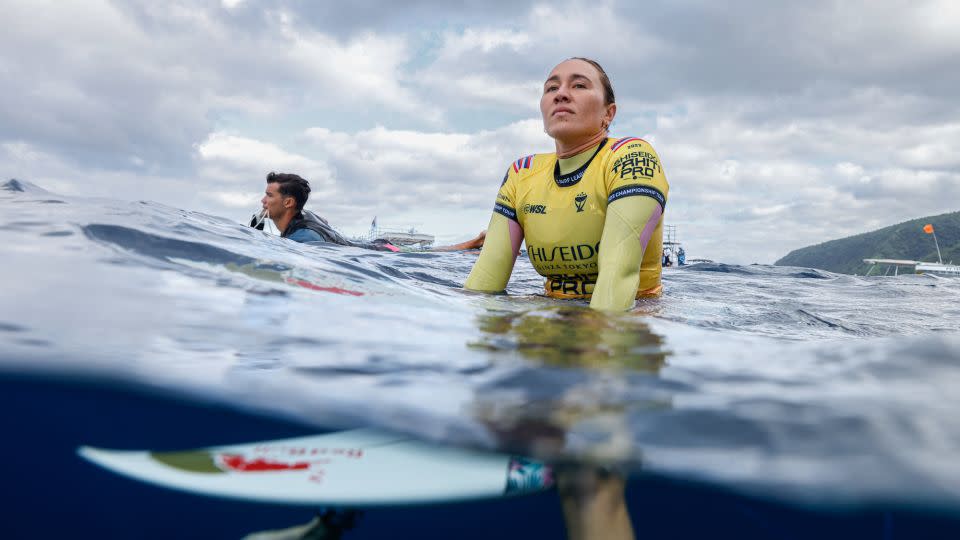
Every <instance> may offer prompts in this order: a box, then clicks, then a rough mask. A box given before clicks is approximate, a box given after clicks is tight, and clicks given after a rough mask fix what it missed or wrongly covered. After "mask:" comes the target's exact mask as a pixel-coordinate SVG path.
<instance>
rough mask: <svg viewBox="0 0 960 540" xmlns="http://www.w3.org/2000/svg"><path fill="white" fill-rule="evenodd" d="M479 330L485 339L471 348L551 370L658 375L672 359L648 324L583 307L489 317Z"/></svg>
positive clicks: (482, 319) (481, 320)
mask: <svg viewBox="0 0 960 540" xmlns="http://www.w3.org/2000/svg"><path fill="white" fill-rule="evenodd" d="M477 326H478V328H479V330H480V332H481V338H480V340H479V341H477V342H473V343H470V346H472V347H476V348H479V349H485V350H489V351H495V352H507V351H517V352H518V353H519V354H520V355H522V356H523V357H524V358H526V359H529V360H531V361H534V362H536V363H538V364H542V365H546V366H553V367H568V368H584V369H602V370H618V369H623V370H631V371H643V372H649V373H656V372H658V371H659V370H660V368H662V367H663V366H664V365H665V364H666V361H667V357H668V356H669V355H670V352H669V350H668V349H667V347H666V341H665V340H664V338H663V336H660V335H658V334H657V333H655V332H654V331H653V330H652V329H651V328H650V326H649V325H648V324H647V323H646V322H644V320H643V319H641V318H639V317H636V316H632V315H628V314H617V313H601V312H598V311H595V310H591V309H587V308H585V307H581V306H566V305H559V306H554V307H547V308H543V309H540V310H536V311H523V312H513V313H511V312H502V313H485V314H482V315H479V316H478V317H477Z"/></svg>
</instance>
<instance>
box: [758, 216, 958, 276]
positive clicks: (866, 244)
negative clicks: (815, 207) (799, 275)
mask: <svg viewBox="0 0 960 540" xmlns="http://www.w3.org/2000/svg"><path fill="white" fill-rule="evenodd" d="M928 223H930V224H932V225H933V227H934V230H935V232H936V235H937V240H938V241H939V242H940V253H941V254H942V255H943V262H945V263H949V262H951V261H953V262H955V263H958V262H960V212H952V213H950V214H941V215H939V216H929V217H922V218H919V219H912V220H910V221H905V222H903V223H899V224H897V225H891V226H890V227H884V228H883V229H878V230H876V231H872V232H868V233H863V234H858V235H856V236H849V237H847V238H841V239H839V240H830V241H829V242H824V243H822V244H817V245H815V246H807V247H805V248H800V249H796V250H794V251H791V252H790V253H788V254H787V256H786V257H783V258H782V259H780V260H779V261H777V262H775V263H774V264H776V265H779V266H808V267H812V268H820V269H823V270H829V271H831V272H839V273H842V274H863V273H865V272H866V271H867V269H868V268H869V265H867V264H865V263H864V262H863V259H909V260H914V261H927V262H937V248H936V246H935V245H934V242H933V235H931V234H926V233H925V232H923V226H924V225H926V224H928Z"/></svg>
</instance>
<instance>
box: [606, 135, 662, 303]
mask: <svg viewBox="0 0 960 540" xmlns="http://www.w3.org/2000/svg"><path fill="white" fill-rule="evenodd" d="M604 167H605V168H606V171H605V175H606V176H605V185H606V190H607V215H606V218H605V220H604V223H603V234H602V236H601V237H600V253H599V255H598V256H597V266H598V267H599V268H598V271H599V272H598V276H597V284H596V285H595V286H594V288H593V295H592V297H591V299H590V307H591V308H594V309H604V310H618V311H624V310H627V309H630V308H631V307H632V306H633V301H634V300H635V299H636V297H637V288H638V286H639V285H640V282H641V271H643V270H644V269H643V268H642V266H643V264H644V262H645V261H644V259H646V264H647V268H646V270H645V271H646V273H645V274H644V276H647V277H645V278H644V287H659V285H660V254H659V253H658V254H656V257H652V258H651V257H649V256H648V257H644V252H645V251H646V249H647V247H648V246H650V245H654V246H660V245H661V242H660V239H659V238H656V239H655V238H654V236H659V235H662V234H663V229H662V228H661V227H660V224H661V222H662V219H663V211H664V208H665V207H666V204H667V195H668V193H669V190H670V186H669V184H667V179H666V177H665V176H664V174H663V167H662V166H661V164H660V157H659V156H657V153H656V152H655V151H654V149H653V147H651V146H650V143H648V142H647V141H644V140H643V139H638V138H636V137H624V138H622V139H620V140H618V141H617V142H615V143H614V144H612V145H611V146H610V154H609V155H608V156H607V157H606V158H605V160H604ZM658 249H659V248H658Z"/></svg>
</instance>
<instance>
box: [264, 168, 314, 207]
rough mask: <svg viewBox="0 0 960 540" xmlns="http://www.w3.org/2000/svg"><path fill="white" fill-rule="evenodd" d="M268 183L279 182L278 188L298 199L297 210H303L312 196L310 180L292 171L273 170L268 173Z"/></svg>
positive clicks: (287, 195)
mask: <svg viewBox="0 0 960 540" xmlns="http://www.w3.org/2000/svg"><path fill="white" fill-rule="evenodd" d="M267 183H268V184H279V188H278V190H279V191H280V194H281V195H283V196H285V197H293V198H294V199H295V200H296V201H297V211H300V210H303V205H305V204H307V199H309V198H310V182H307V181H306V180H304V179H303V178H302V177H300V176H299V175H296V174H291V173H278V172H271V173H270V174H268V175H267Z"/></svg>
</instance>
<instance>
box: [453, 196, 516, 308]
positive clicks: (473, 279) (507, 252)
mask: <svg viewBox="0 0 960 540" xmlns="http://www.w3.org/2000/svg"><path fill="white" fill-rule="evenodd" d="M522 241H523V230H522V229H521V228H520V224H519V223H517V222H516V221H513V220H512V219H509V218H507V217H505V216H503V215H501V214H499V213H494V214H493V216H492V217H491V218H490V225H489V226H488V227H487V236H486V239H485V240H484V243H483V250H481V251H480V257H479V258H478V259H477V262H476V263H475V264H474V265H473V270H471V271H470V277H468V278H467V282H466V283H464V285H463V287H464V288H465V289H470V290H474V291H483V292H501V291H503V290H504V289H505V288H506V287H507V281H509V280H510V274H511V273H513V264H514V263H515V262H516V260H517V253H518V252H519V251H520V243H521V242H522Z"/></svg>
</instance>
